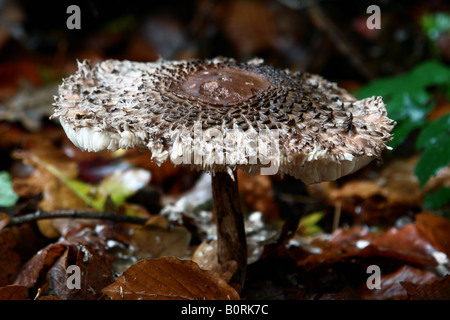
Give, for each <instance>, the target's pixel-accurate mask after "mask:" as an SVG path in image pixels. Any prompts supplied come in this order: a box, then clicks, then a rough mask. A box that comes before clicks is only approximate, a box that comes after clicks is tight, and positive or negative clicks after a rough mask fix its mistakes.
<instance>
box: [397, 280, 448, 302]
mask: <svg viewBox="0 0 450 320" xmlns="http://www.w3.org/2000/svg"><path fill="white" fill-rule="evenodd" d="M402 286H403V287H404V288H405V290H406V292H407V295H408V298H409V299H410V300H450V275H446V276H445V277H444V278H443V279H438V280H435V281H434V282H431V283H429V282H427V283H425V284H419V283H414V282H409V281H405V282H402Z"/></svg>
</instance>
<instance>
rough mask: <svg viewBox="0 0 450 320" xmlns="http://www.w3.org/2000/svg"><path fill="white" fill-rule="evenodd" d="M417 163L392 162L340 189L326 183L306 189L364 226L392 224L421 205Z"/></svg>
mask: <svg viewBox="0 0 450 320" xmlns="http://www.w3.org/2000/svg"><path fill="white" fill-rule="evenodd" d="M416 163H417V158H415V157H412V158H410V159H406V160H395V161H392V162H391V163H389V164H387V165H386V166H385V167H383V169H382V170H380V171H379V172H369V173H367V177H366V176H365V175H364V174H363V173H360V174H361V175H362V177H361V178H360V179H351V180H349V181H346V182H345V183H344V184H343V185H342V186H339V185H338V184H337V183H336V182H325V183H321V184H317V185H311V186H308V190H309V192H311V193H312V194H314V195H316V196H317V197H319V198H320V199H322V200H324V201H326V202H327V203H329V204H331V205H333V206H337V205H339V206H341V208H342V211H343V212H344V213H347V214H349V215H353V216H356V217H358V218H359V219H361V221H362V222H363V223H367V224H378V223H380V222H386V221H391V222H392V221H395V220H396V219H397V218H398V217H399V216H401V215H403V214H406V213H407V212H408V211H409V210H410V209H411V208H419V207H420V206H421V205H422V200H423V197H424V195H423V192H422V190H421V188H420V184H419V181H418V180H417V177H416V176H415V174H414V167H415V165H416ZM370 175H376V176H375V177H372V176H370Z"/></svg>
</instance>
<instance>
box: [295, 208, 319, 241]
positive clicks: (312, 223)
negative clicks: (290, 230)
mask: <svg viewBox="0 0 450 320" xmlns="http://www.w3.org/2000/svg"><path fill="white" fill-rule="evenodd" d="M323 216H324V213H323V212H322V211H319V212H313V213H311V214H308V215H307V216H304V217H302V218H301V219H300V222H299V224H298V230H299V231H300V232H301V233H302V234H304V235H307V236H312V235H314V234H316V233H318V232H321V231H322V228H321V227H320V226H318V225H317V223H318V222H319V221H320V220H321V219H322V218H323Z"/></svg>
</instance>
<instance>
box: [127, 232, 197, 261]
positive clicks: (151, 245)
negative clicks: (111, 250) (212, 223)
mask: <svg viewBox="0 0 450 320" xmlns="http://www.w3.org/2000/svg"><path fill="white" fill-rule="evenodd" d="M131 239H132V241H133V242H134V243H135V244H136V251H137V252H136V256H138V257H139V258H159V257H164V256H175V257H179V258H183V257H186V256H187V253H188V246H189V242H190V241H191V233H190V232H189V231H188V230H187V229H186V228H185V227H182V226H175V227H173V228H170V229H169V228H161V227H159V226H153V225H146V226H143V227H139V228H136V229H135V230H134V231H133V234H132V235H131Z"/></svg>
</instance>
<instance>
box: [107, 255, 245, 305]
mask: <svg viewBox="0 0 450 320" xmlns="http://www.w3.org/2000/svg"><path fill="white" fill-rule="evenodd" d="M103 292H104V293H105V294H106V295H108V296H109V297H110V298H111V299H112V300H239V295H238V293H237V292H236V290H234V289H233V288H232V287H231V286H229V285H228V284H227V283H226V282H225V281H223V280H222V279H220V278H219V277H218V276H217V275H215V274H214V273H213V272H211V271H206V270H202V269H200V268H199V266H198V265H197V264H196V263H195V262H193V261H191V260H180V259H177V258H174V257H164V258H156V259H145V260H141V261H139V262H138V263H136V264H134V265H133V266H131V267H130V268H128V269H127V270H126V271H125V272H124V273H123V274H122V275H121V276H119V278H118V279H117V280H116V281H115V282H114V283H113V284H111V285H109V286H108V287H106V288H104V289H103Z"/></svg>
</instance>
